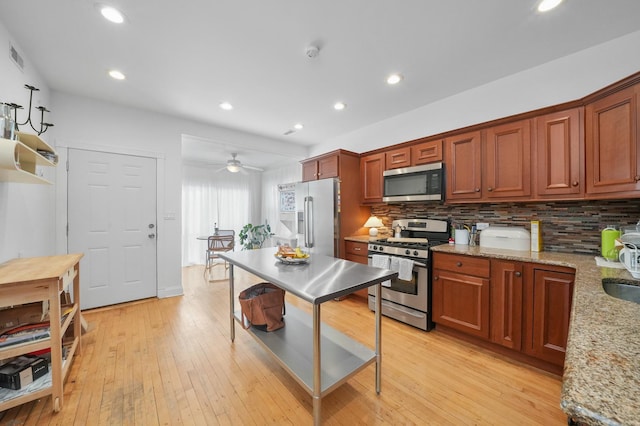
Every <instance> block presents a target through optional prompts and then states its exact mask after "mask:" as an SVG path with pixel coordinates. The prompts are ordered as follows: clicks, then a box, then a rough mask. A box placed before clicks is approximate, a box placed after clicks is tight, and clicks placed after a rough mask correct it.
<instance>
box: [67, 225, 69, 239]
mask: <svg viewBox="0 0 640 426" xmlns="http://www.w3.org/2000/svg"><path fill="white" fill-rule="evenodd" d="M66 233H67V237H68V236H69V224H68V223H67V230H66Z"/></svg>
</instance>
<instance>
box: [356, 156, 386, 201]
mask: <svg viewBox="0 0 640 426" xmlns="http://www.w3.org/2000/svg"><path fill="white" fill-rule="evenodd" d="M384 168H385V154H384V153H378V154H371V155H367V156H364V157H362V158H361V159H360V185H361V187H362V189H361V193H362V202H363V203H381V202H382V195H383V191H384V187H383V185H384V183H383V180H382V173H383V172H384Z"/></svg>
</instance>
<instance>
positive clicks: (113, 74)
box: [109, 70, 125, 80]
mask: <svg viewBox="0 0 640 426" xmlns="http://www.w3.org/2000/svg"><path fill="white" fill-rule="evenodd" d="M109 75H110V76H111V78H113V79H115V80H124V79H125V76H124V74H122V73H121V72H120V71H118V70H111V71H109Z"/></svg>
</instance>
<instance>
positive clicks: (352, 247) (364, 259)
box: [344, 240, 369, 300]
mask: <svg viewBox="0 0 640 426" xmlns="http://www.w3.org/2000/svg"><path fill="white" fill-rule="evenodd" d="M344 243H345V256H344V258H345V260H350V261H352V262H356V263H362V264H363V265H366V264H367V263H368V262H369V257H368V254H367V253H368V250H369V248H368V247H369V243H364V242H360V241H350V240H347V241H345V242H344ZM353 294H354V295H356V296H360V297H362V298H364V299H365V300H368V299H369V295H368V291H367V289H366V288H365V289H363V290H358V291H356V292H355V293H353Z"/></svg>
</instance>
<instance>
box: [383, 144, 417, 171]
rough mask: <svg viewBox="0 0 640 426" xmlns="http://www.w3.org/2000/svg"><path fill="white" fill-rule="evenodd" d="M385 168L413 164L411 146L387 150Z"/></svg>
mask: <svg viewBox="0 0 640 426" xmlns="http://www.w3.org/2000/svg"><path fill="white" fill-rule="evenodd" d="M384 155H385V170H391V169H399V168H400V167H409V166H411V148H410V147H404V148H398V149H394V150H392V151H388V152H385V154H384Z"/></svg>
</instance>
